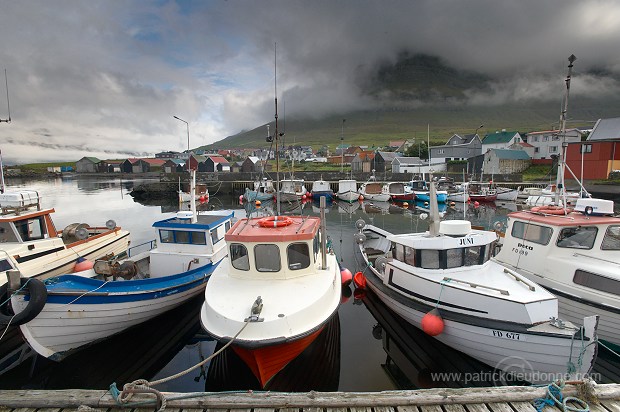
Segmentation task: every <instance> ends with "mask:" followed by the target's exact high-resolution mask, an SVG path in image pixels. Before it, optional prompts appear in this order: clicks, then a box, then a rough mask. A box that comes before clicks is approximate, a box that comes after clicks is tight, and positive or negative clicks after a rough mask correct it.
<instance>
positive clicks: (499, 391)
mask: <svg viewBox="0 0 620 412" xmlns="http://www.w3.org/2000/svg"><path fill="white" fill-rule="evenodd" d="M545 394H546V388H545V387H527V386H511V387H493V388H436V389H423V390H394V391H382V392H309V393H279V392H242V393H229V392H226V393H221V394H216V393H204V392H195V393H183V394H181V393H170V392H167V393H164V395H165V396H166V399H167V405H168V408H169V409H173V408H197V409H206V408H209V409H211V408H221V409H249V408H253V409H254V410H255V411H256V412H260V411H261V410H260V408H265V409H268V410H269V412H273V409H280V408H305V407H316V408H353V407H373V408H375V410H376V408H378V407H388V408H391V409H389V410H390V411H393V409H394V408H395V407H399V406H407V405H418V406H423V405H446V404H467V405H468V407H467V410H472V409H475V408H476V407H472V408H469V404H484V403H497V402H528V401H532V400H533V399H536V398H542V397H544V396H545ZM595 394H596V396H597V397H598V398H599V399H600V400H616V401H620V385H619V384H601V385H597V386H596V387H595ZM563 395H564V396H578V394H577V391H576V390H575V387H573V386H567V387H566V388H565V389H564V390H563ZM152 399H153V398H152V397H148V396H144V395H139V396H138V395H136V396H135V397H134V398H133V399H132V401H141V400H149V401H152ZM80 405H86V406H90V407H98V408H116V407H117V404H116V401H115V400H114V398H113V397H112V396H111V395H110V394H109V393H108V392H107V391H102V390H83V389H70V390H55V391H47V390H6V391H0V407H3V406H4V407H11V408H21V407H29V408H77V407H79V406H80ZM257 409H258V411H257ZM487 411H488V408H486V406H485V407H484V412H487ZM18 412H19V411H18ZM24 412H26V411H24ZM28 412H32V411H28ZM263 412H267V411H263Z"/></svg>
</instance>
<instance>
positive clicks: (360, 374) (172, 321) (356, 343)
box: [0, 178, 620, 392]
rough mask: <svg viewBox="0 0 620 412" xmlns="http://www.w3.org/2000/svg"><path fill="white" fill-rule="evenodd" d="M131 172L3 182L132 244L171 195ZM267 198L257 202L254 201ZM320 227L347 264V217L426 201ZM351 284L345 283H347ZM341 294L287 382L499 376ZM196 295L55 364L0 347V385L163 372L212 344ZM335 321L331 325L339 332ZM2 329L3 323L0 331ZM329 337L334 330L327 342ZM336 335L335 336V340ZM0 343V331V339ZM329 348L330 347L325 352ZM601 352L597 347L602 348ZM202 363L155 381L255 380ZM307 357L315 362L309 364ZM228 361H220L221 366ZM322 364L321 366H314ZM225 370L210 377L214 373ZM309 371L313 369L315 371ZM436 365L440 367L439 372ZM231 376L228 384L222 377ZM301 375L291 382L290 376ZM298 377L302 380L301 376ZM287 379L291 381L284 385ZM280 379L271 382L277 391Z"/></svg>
mask: <svg viewBox="0 0 620 412" xmlns="http://www.w3.org/2000/svg"><path fill="white" fill-rule="evenodd" d="M138 183H141V182H138V181H120V180H118V179H116V180H113V179H93V178H91V179H82V178H73V179H61V178H58V179H53V180H45V181H29V182H14V181H13V182H12V181H9V182H8V188H7V190H19V189H29V190H37V191H39V193H40V194H41V196H42V197H43V201H42V203H43V206H44V207H46V208H47V207H53V208H55V209H56V213H54V216H53V217H54V221H55V224H56V228H57V229H62V228H64V227H66V226H67V225H69V224H71V223H77V222H79V223H88V224H90V225H95V226H103V225H104V224H105V222H106V221H107V220H109V219H113V220H114V221H116V223H117V224H118V225H119V226H122V227H123V228H125V229H128V230H129V231H130V232H131V238H132V245H139V244H141V243H144V242H148V241H150V240H152V239H153V238H154V232H153V229H152V228H151V224H152V223H153V222H154V221H155V220H160V219H163V218H165V217H167V216H171V215H172V214H173V213H175V212H176V211H177V210H178V203H177V201H176V199H162V200H158V201H154V202H151V204H142V203H138V202H136V201H134V199H133V198H132V197H131V196H130V195H129V192H131V190H132V188H133V187H134V185H137V184H138ZM201 207H207V208H217V209H230V208H234V209H242V208H243V206H241V205H239V201H238V198H237V197H236V196H224V195H217V196H212V197H211V199H210V201H209V203H208V204H205V205H201ZM268 207H270V205H268V204H266V203H264V204H263V205H262V206H261V208H263V209H264V208H268ZM518 207H519V206H517V205H516V204H514V203H509V202H496V203H490V204H484V203H483V204H480V205H473V204H465V205H463V204H455V205H453V206H448V207H444V208H442V210H441V211H442V213H443V214H444V219H463V218H466V219H468V220H470V221H471V222H472V225H476V226H482V227H485V228H494V227H501V226H502V225H503V223H504V222H505V220H506V215H507V214H508V213H509V212H511V211H514V210H517V208H518ZM284 210H287V213H289V212H290V213H303V214H309V215H318V214H319V208H318V203H313V202H306V203H304V204H300V205H288V206H287V205H285V206H284ZM326 217H327V229H328V232H329V235H330V237H331V241H332V244H333V246H334V250H335V253H336V254H337V257H338V260H339V261H340V262H341V264H342V266H343V267H346V268H349V269H350V270H351V271H352V272H354V271H355V270H356V269H357V266H358V264H357V262H356V261H355V256H354V253H353V240H352V237H353V234H354V233H355V232H356V229H355V221H356V220H358V219H364V220H365V221H366V222H367V223H372V224H374V225H376V226H379V227H382V228H384V229H386V230H388V231H390V232H394V233H408V232H420V231H425V230H426V229H427V228H428V220H427V219H426V215H425V210H424V205H423V204H418V205H413V204H411V205H409V207H408V208H404V207H403V205H402V204H390V203H372V202H355V203H353V204H347V203H338V202H333V203H331V205H330V206H329V208H328V210H327V213H326ZM350 291H352V287H351V289H350ZM349 295H350V296H345V297H344V298H343V301H344V303H343V304H342V305H341V307H340V309H339V317H338V320H339V322H337V323H336V324H334V325H332V326H333V328H334V329H333V331H332V332H333V333H332V335H331V337H326V340H325V343H323V345H324V346H323V347H319V348H318V350H316V351H315V352H316V353H314V354H308V355H307V356H306V358H307V359H302V360H300V361H299V364H298V365H292V366H294V367H297V368H298V369H299V370H298V371H297V372H299V373H300V374H299V373H298V377H297V379H296V378H294V377H293V375H294V373H295V370H294V368H291V375H290V376H289V377H287V378H286V382H287V385H288V386H286V387H284V388H285V390H302V391H303V390H309V389H313V388H308V387H306V386H304V385H307V384H308V380H309V377H310V376H314V375H316V376H318V381H320V382H321V384H320V386H317V388H318V389H320V390H334V391H335V390H340V391H380V390H390V389H413V388H423V387H458V386H485V385H487V386H488V385H493V384H501V383H503V382H497V381H495V380H494V375H493V370H492V368H490V367H488V366H485V365H482V364H480V363H478V362H476V361H474V360H473V359H471V358H469V357H467V356H465V355H462V354H460V353H458V352H456V351H454V350H451V349H450V348H447V347H445V346H443V345H441V344H439V343H438V342H437V341H435V340H434V339H432V338H430V337H428V336H426V335H424V334H423V333H421V332H419V331H418V330H417V329H415V328H412V327H410V326H407V325H406V324H405V323H404V322H403V321H402V320H400V319H398V318H397V317H396V316H395V315H393V314H392V313H391V312H389V310H387V309H386V308H385V307H384V306H383V305H382V304H381V302H378V301H377V299H373V297H372V296H366V297H364V298H356V296H354V295H353V294H352V293H349ZM200 304H201V302H200V299H197V300H195V301H192V302H189V303H188V304H186V305H184V306H183V307H181V308H178V309H176V310H174V311H172V312H170V313H168V314H166V315H164V316H162V317H159V318H157V319H155V320H153V321H150V322H148V323H146V324H143V325H141V326H139V327H136V328H134V329H132V330H130V331H128V332H127V333H123V334H121V335H118V336H117V337H114V338H111V339H109V340H106V341H104V342H101V343H99V344H96V345H93V346H92V347H90V348H87V349H85V350H83V351H80V352H79V353H76V354H75V355H72V356H70V357H68V358H67V359H66V360H64V361H63V362H60V363H55V362H52V361H48V360H47V359H44V358H41V357H38V356H36V354H34V353H33V352H32V351H30V350H29V349H28V347H27V346H26V345H25V344H24V345H22V346H21V347H19V348H17V349H14V350H13V352H12V353H11V356H7V355H9V354H8V353H1V352H0V389H19V388H41V389H43V388H45V389H63V388H84V389H107V388H108V387H109V385H110V384H112V383H113V382H116V384H117V386H118V387H119V388H120V387H121V386H122V384H124V383H126V382H130V381H132V380H135V379H139V378H144V379H147V380H156V379H161V378H164V377H167V376H170V375H173V374H176V373H178V372H180V371H183V370H185V369H187V368H189V367H191V366H193V365H195V364H197V363H199V362H200V361H202V360H204V359H206V358H207V357H209V356H210V355H211V354H212V353H213V352H214V349H215V347H216V343H215V342H214V341H212V340H210V339H209V337H208V336H207V335H206V334H205V332H204V331H202V330H201V328H200V323H199V320H198V311H199V308H200ZM338 330H339V333H337V332H338ZM0 334H1V332H0ZM329 339H332V340H331V341H329V342H328V340H329ZM333 339H337V341H333ZM5 343H6V342H3V341H2V340H0V348H3V345H4V344H5ZM328 349H329V351H330V352H329V356H328V357H326V355H327V354H328V353H327V351H328ZM603 352H604V351H603ZM602 355H603V356H600V357H599V361H598V362H597V367H596V369H595V373H597V375H596V376H597V377H598V378H599V379H598V381H599V382H602V383H605V382H616V383H618V382H620V361H619V360H617V359H616V358H615V357H614V356H612V355H610V354H609V353H602ZM209 366H210V363H206V364H205V365H204V366H202V367H200V368H197V369H195V370H193V371H191V372H189V373H188V374H186V375H184V376H182V377H180V378H178V379H175V380H172V381H169V382H167V383H164V384H162V385H159V386H158V387H157V389H158V390H161V391H174V392H196V391H204V390H205V388H207V389H208V390H236V389H256V388H251V387H244V386H243V384H242V382H243V379H242V378H240V377H236V376H228V375H232V372H238V369H239V365H235V364H234V363H233V362H228V363H226V364H224V366H222V365H221V364H220V365H219V368H215V367H213V368H211V369H210V368H209ZM311 366H314V367H317V370H316V371H314V369H312V373H311V372H310V368H311ZM226 367H228V370H226ZM319 367H320V368H319ZM222 368H223V369H224V372H227V371H228V372H230V373H223V375H225V376H222V377H220V376H218V375H217V373H218V370H219V372H222ZM313 374H314V375H313ZM442 374H443V375H442ZM229 381H231V382H234V384H231V385H232V386H231V385H229V384H228V382H229ZM296 382H299V383H300V386H298V387H296V386H295V385H294V384H295V383H296ZM302 383H303V384H302ZM291 385H292V386H291ZM277 389H278V388H274V390H277Z"/></svg>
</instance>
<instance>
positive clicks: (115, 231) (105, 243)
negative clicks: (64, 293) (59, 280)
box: [0, 190, 129, 285]
mask: <svg viewBox="0 0 620 412" xmlns="http://www.w3.org/2000/svg"><path fill="white" fill-rule="evenodd" d="M40 202H41V196H40V194H39V193H38V192H36V191H32V190H23V191H19V192H5V193H3V194H0V208H1V211H0V250H1V251H2V252H4V253H3V255H4V256H3V257H0V285H3V284H4V283H6V271H8V270H19V271H20V273H21V276H22V277H26V278H29V277H39V278H41V279H46V278H49V277H52V276H56V275H60V274H63V273H68V272H72V271H73V269H74V267H75V265H76V259H78V258H83V259H89V260H91V261H94V260H95V259H97V258H100V257H103V256H106V255H111V256H113V255H118V254H121V253H124V252H126V251H127V248H128V246H129V232H128V231H126V230H122V229H121V228H120V227H118V226H116V223H115V222H114V221H113V220H108V221H107V222H106V225H105V226H102V227H92V226H90V225H88V224H85V223H72V224H70V225H68V226H67V227H66V228H65V229H64V230H62V231H59V230H56V227H55V225H54V222H53V220H52V213H54V212H55V210H54V209H53V208H49V209H43V208H41V203H40Z"/></svg>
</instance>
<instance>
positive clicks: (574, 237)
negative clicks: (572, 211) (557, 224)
mask: <svg viewBox="0 0 620 412" xmlns="http://www.w3.org/2000/svg"><path fill="white" fill-rule="evenodd" d="M597 232H598V229H597V228H596V227H583V226H577V227H567V228H564V229H562V231H561V232H560V234H559V235H558V242H557V245H558V247H565V248H570V249H592V246H594V240H596V234H597Z"/></svg>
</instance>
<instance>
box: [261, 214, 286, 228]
mask: <svg viewBox="0 0 620 412" xmlns="http://www.w3.org/2000/svg"><path fill="white" fill-rule="evenodd" d="M291 223H293V219H291V218H290V217H288V216H269V217H264V218H262V219H260V220H259V221H258V225H259V226H260V227H284V226H288V225H290V224H291Z"/></svg>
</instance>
